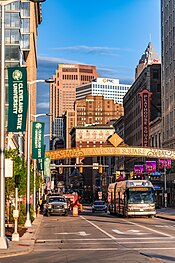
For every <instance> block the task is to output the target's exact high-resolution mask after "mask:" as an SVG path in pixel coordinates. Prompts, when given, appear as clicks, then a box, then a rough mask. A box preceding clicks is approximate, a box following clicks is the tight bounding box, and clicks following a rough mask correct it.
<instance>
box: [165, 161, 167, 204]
mask: <svg viewBox="0 0 175 263" xmlns="http://www.w3.org/2000/svg"><path fill="white" fill-rule="evenodd" d="M164 200H165V204H164V206H165V208H166V207H167V185H166V160H165V159H164Z"/></svg>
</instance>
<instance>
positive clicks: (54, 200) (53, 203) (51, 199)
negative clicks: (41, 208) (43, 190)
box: [45, 195, 68, 216]
mask: <svg viewBox="0 0 175 263" xmlns="http://www.w3.org/2000/svg"><path fill="white" fill-rule="evenodd" d="M45 214H46V215H47V216H50V215H52V214H59V215H65V216H67V215H68V204H67V200H66V198H65V197H64V196H54V195H51V196H48V198H47V201H46V204H45Z"/></svg>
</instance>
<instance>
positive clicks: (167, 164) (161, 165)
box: [158, 159, 172, 169]
mask: <svg viewBox="0 0 175 263" xmlns="http://www.w3.org/2000/svg"><path fill="white" fill-rule="evenodd" d="M158 163H159V169H164V163H165V164H166V169H171V167H172V161H171V160H170V159H167V160H161V159H159V160H158Z"/></svg>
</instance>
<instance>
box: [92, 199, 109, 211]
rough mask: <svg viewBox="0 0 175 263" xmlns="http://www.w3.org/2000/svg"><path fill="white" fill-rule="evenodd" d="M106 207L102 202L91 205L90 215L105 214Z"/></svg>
mask: <svg viewBox="0 0 175 263" xmlns="http://www.w3.org/2000/svg"><path fill="white" fill-rule="evenodd" d="M107 210H108V208H107V205H106V204H105V202H104V201H101V200H98V201H95V202H94V203H93V204H92V213H94V212H105V213H107Z"/></svg>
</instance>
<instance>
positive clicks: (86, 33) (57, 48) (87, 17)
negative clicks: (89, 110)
mask: <svg viewBox="0 0 175 263" xmlns="http://www.w3.org/2000/svg"><path fill="white" fill-rule="evenodd" d="M160 33H161V28H160V0H108V1H106V0H88V1H82V0H74V1H72V0H46V1H45V2H44V3H43V4H42V23H41V24H40V25H39V27H38V41H37V56H38V76H37V78H38V79H47V78H50V77H51V78H52V76H53V75H54V74H55V72H56V69H57V67H58V64H59V63H79V64H88V65H94V66H96V69H97V72H98V74H99V77H105V78H117V79H119V81H120V83H122V84H132V83H133V82H134V75H135V68H136V66H137V64H138V61H139V59H140V58H141V55H142V54H143V53H144V51H145V49H146V47H147V45H148V43H149V41H151V42H152V44H153V47H154V48H155V50H156V51H157V52H158V54H159V55H160V56H161V40H160V39H161V35H160ZM48 112H49V85H48V84H41V83H40V84H38V88H37V113H48ZM38 119H39V118H38ZM40 121H45V122H46V128H45V133H47V134H48V133H49V125H48V123H49V118H48V117H47V118H46V117H41V118H40Z"/></svg>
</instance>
